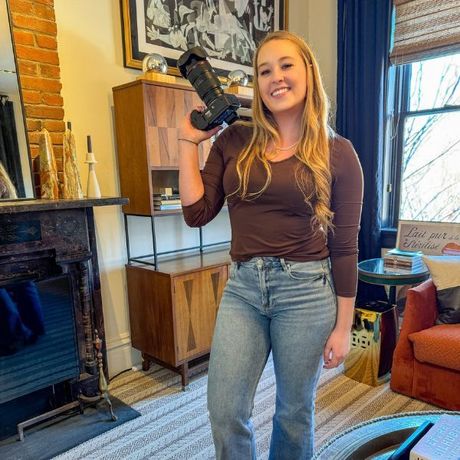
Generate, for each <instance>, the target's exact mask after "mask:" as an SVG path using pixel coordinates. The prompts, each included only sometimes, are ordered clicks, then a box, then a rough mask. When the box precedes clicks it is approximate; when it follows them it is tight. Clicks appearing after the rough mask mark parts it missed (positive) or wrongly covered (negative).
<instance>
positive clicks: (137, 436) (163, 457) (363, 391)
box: [55, 360, 437, 460]
mask: <svg viewBox="0 0 460 460" xmlns="http://www.w3.org/2000/svg"><path fill="white" fill-rule="evenodd" d="M206 382H207V376H206V374H200V375H197V376H195V377H193V378H192V381H191V383H190V385H189V389H188V390H187V391H181V389H180V385H179V376H177V375H176V374H174V373H172V372H171V371H168V370H166V369H163V368H161V367H159V366H152V368H151V369H150V370H149V371H148V372H142V371H129V372H126V373H124V374H122V375H120V376H119V377H117V378H115V379H114V380H113V381H112V382H111V384H110V391H111V394H113V395H114V396H116V397H117V398H119V399H121V400H122V401H123V402H125V403H126V404H129V405H131V406H132V407H133V408H134V409H136V410H138V411H139V412H141V414H142V415H141V417H138V418H136V419H134V420H132V421H129V422H127V423H125V424H123V425H120V426H119V427H117V428H114V429H112V430H110V431H108V432H105V433H104V434H102V435H100V436H97V437H95V438H93V439H91V440H89V441H87V442H85V443H83V444H81V445H80V446H78V447H76V448H74V449H71V450H69V451H68V452H66V453H64V454H61V455H60V456H58V457H55V458H56V459H59V460H76V459H106V460H114V459H132V460H140V459H156V460H167V459H184V460H185V459H187V460H189V459H196V460H203V459H212V458H214V450H213V444H212V438H211V433H210V428H209V423H208V419H207V412H206ZM274 402H275V377H274V374H273V363H272V362H271V360H270V361H269V362H268V363H267V366H266V368H265V371H264V373H263V375H262V378H261V380H260V383H259V387H258V389H257V394H256V400H255V407H254V415H253V421H254V425H255V429H256V437H257V451H258V459H266V458H268V448H269V443H270V433H271V418H272V416H273V407H274ZM436 409H437V408H436V407H434V406H431V405H429V404H425V403H423V402H421V401H417V400H414V399H410V398H408V397H406V396H403V395H399V394H397V393H393V392H392V391H391V390H390V388H389V385H388V384H384V385H381V386H379V387H370V386H368V385H365V384H362V383H358V382H355V381H354V380H351V379H349V378H348V377H345V376H344V375H343V374H342V370H341V369H333V370H324V371H323V373H322V375H321V378H320V382H319V388H318V394H317V400H316V435H315V438H316V446H317V447H320V446H321V445H322V444H323V443H324V442H326V441H327V440H328V439H330V438H331V437H332V436H334V435H335V434H337V433H339V432H341V431H343V430H344V429H345V428H347V427H350V426H353V425H355V424H357V423H360V422H362V421H365V420H369V419H371V418H376V417H381V416H383V415H389V414H395V413H399V412H417V411H426V410H436Z"/></svg>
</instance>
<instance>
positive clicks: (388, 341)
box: [344, 258, 429, 386]
mask: <svg viewBox="0 0 460 460" xmlns="http://www.w3.org/2000/svg"><path fill="white" fill-rule="evenodd" d="M428 277H429V272H428V270H427V269H426V268H424V267H423V268H422V269H415V270H412V271H409V270H408V271H407V273H401V272H398V271H393V270H392V269H391V268H387V267H384V265H383V259H382V258H378V259H369V260H364V261H362V262H360V263H359V264H358V278H359V279H360V280H361V281H364V282H366V283H370V284H378V285H383V286H389V296H388V302H375V303H374V304H370V305H367V306H365V307H357V308H355V318H354V323H353V330H352V336H351V350H350V353H349V354H348V356H347V358H346V359H345V363H344V366H345V375H346V376H347V377H350V378H352V379H354V380H357V381H359V382H362V383H366V384H368V385H372V386H376V385H380V384H382V383H384V382H386V381H388V380H389V378H390V371H391V364H392V360H393V352H394V349H395V346H396V340H397V336H398V319H397V315H396V308H395V303H396V286H403V285H412V284H418V283H421V282H422V281H425V280H426V279H427V278H428Z"/></svg>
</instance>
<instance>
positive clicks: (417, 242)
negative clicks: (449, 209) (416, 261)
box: [396, 220, 460, 256]
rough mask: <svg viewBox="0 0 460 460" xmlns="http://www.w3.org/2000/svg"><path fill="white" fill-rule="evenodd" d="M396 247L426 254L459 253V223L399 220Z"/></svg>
mask: <svg viewBox="0 0 460 460" xmlns="http://www.w3.org/2000/svg"><path fill="white" fill-rule="evenodd" d="M396 247H397V248H399V249H402V250H404V251H422V252H423V254H426V255H436V256H438V255H439V256H440V255H453V256H455V255H457V256H459V255H460V223H456V222H450V223H449V222H422V221H415V220H400V221H399V223H398V234H397V238H396Z"/></svg>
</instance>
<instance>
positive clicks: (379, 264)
mask: <svg viewBox="0 0 460 460" xmlns="http://www.w3.org/2000/svg"><path fill="white" fill-rule="evenodd" d="M358 277H359V279H360V280H361V281H365V282H366V283H370V284H380V285H381V284H385V285H390V286H398V285H406V284H417V283H421V282H422V281H425V280H426V279H428V278H429V277H430V272H429V271H428V269H427V268H426V267H425V265H422V267H421V268H420V267H419V268H415V269H412V270H407V271H406V270H404V271H395V270H394V269H392V268H389V267H384V265H383V259H382V258H377V259H368V260H363V261H361V262H359V263H358Z"/></svg>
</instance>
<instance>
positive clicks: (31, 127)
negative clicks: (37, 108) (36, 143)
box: [26, 118, 41, 131]
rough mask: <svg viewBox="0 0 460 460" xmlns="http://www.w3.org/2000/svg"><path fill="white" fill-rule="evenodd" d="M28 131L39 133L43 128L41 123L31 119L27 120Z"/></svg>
mask: <svg viewBox="0 0 460 460" xmlns="http://www.w3.org/2000/svg"><path fill="white" fill-rule="evenodd" d="M26 124H27V131H39V130H40V128H41V121H40V120H34V119H33V118H32V119H31V118H29V119H28V120H27V123H26Z"/></svg>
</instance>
